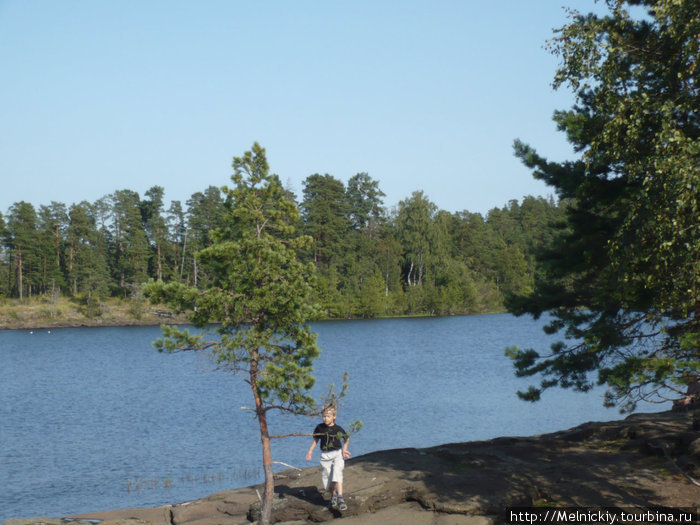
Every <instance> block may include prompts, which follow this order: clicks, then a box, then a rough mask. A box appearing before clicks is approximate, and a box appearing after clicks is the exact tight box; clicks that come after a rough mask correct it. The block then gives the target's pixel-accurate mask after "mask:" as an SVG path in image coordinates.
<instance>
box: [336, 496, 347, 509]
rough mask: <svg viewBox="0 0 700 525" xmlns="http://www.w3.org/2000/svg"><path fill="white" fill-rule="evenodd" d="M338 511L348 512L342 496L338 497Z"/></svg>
mask: <svg viewBox="0 0 700 525" xmlns="http://www.w3.org/2000/svg"><path fill="white" fill-rule="evenodd" d="M338 510H348V506H347V505H346V504H345V500H344V499H343V496H339V497H338Z"/></svg>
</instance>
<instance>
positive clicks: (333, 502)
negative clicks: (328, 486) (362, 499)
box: [331, 494, 338, 509]
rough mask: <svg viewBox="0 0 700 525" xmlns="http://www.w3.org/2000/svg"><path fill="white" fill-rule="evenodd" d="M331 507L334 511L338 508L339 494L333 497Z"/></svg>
mask: <svg viewBox="0 0 700 525" xmlns="http://www.w3.org/2000/svg"><path fill="white" fill-rule="evenodd" d="M331 507H332V508H334V509H335V508H337V507H338V495H337V494H333V495H332V496H331Z"/></svg>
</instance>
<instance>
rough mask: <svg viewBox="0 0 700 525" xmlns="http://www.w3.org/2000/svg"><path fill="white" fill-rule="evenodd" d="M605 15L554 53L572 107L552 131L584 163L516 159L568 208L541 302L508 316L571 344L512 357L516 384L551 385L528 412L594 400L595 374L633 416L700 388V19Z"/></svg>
mask: <svg viewBox="0 0 700 525" xmlns="http://www.w3.org/2000/svg"><path fill="white" fill-rule="evenodd" d="M608 5H609V13H608V14H606V15H604V16H597V15H594V14H588V15H583V14H580V13H577V12H575V11H572V12H571V22H570V23H569V24H568V25H566V26H565V27H563V28H562V29H560V30H559V31H558V32H557V35H556V36H555V38H554V39H553V40H552V41H551V42H550V45H551V46H552V49H553V51H554V52H555V53H556V54H558V55H559V56H560V58H561V60H562V65H561V67H560V69H559V70H558V73H557V76H556V78H555V87H559V86H561V85H563V84H568V85H569V86H570V87H571V88H572V90H573V92H574V93H575V95H576V105H575V106H574V107H573V108H572V109H571V110H569V111H561V112H557V113H556V114H555V120H556V122H557V124H558V125H559V128H560V129H561V130H563V131H565V132H566V133H567V136H568V139H569V141H570V142H571V143H572V144H573V146H574V148H575V150H576V151H577V152H578V153H579V154H580V157H579V158H578V159H577V160H575V161H572V162H566V163H554V162H548V161H547V160H546V159H544V158H542V157H541V156H539V155H538V154H537V153H536V152H535V150H534V149H533V148H531V147H530V146H527V145H525V144H524V143H522V142H519V141H516V145H515V148H516V154H517V155H518V156H519V157H520V158H521V159H522V160H523V162H524V163H525V164H526V165H527V166H529V167H531V168H532V169H534V174H535V177H537V178H540V179H542V180H544V181H545V182H547V183H548V184H550V185H551V186H553V187H554V188H555V189H556V191H557V193H558V195H559V196H560V198H561V199H563V200H564V201H565V202H567V203H569V205H568V206H567V208H566V218H567V220H566V222H565V223H564V224H562V225H561V226H560V230H559V233H558V236H557V238H556V239H555V241H554V243H553V246H552V247H551V248H550V249H546V250H544V251H542V252H541V253H540V255H539V261H540V264H541V265H542V268H543V273H542V274H540V275H538V281H537V282H536V288H535V291H534V293H533V294H532V295H526V296H521V297H520V298H517V299H515V300H513V301H512V302H511V303H510V305H509V307H510V309H511V311H513V312H515V313H518V314H520V313H531V314H533V315H534V316H535V317H537V316H539V315H541V314H542V313H544V312H550V314H551V315H552V316H553V320H552V321H551V322H550V323H549V325H548V328H547V330H548V331H549V332H551V333H555V332H560V333H562V334H563V335H564V336H565V340H564V341H561V342H559V343H557V344H555V345H553V347H552V351H551V353H550V354H549V355H541V354H540V352H538V351H536V350H535V349H529V350H520V349H517V348H511V349H509V350H508V353H509V355H510V356H511V357H512V358H513V359H514V360H515V366H516V369H517V373H518V374H519V375H525V376H530V375H535V374H541V375H542V376H543V379H542V381H541V383H540V385H539V386H537V387H535V386H533V387H531V388H530V390H529V391H527V392H525V393H522V394H521V395H522V396H523V397H524V398H526V399H530V400H536V399H538V398H539V396H540V393H541V392H542V391H543V390H545V389H547V388H550V387H553V386H561V387H564V388H567V387H572V388H575V389H578V390H583V391H585V390H588V389H590V388H591V386H592V383H593V381H592V378H591V377H590V375H589V373H591V372H596V371H597V373H598V378H597V381H598V383H600V384H605V385H607V386H608V387H609V390H608V396H607V398H606V403H607V404H609V405H613V404H617V405H619V406H620V407H621V409H622V410H633V409H634V407H635V405H636V403H637V402H639V401H641V400H646V401H652V402H653V401H663V400H665V399H677V398H682V397H683V396H685V393H686V387H687V386H688V385H691V384H693V383H697V382H698V381H700V349H699V348H700V220H698V217H699V216H700V119H699V118H698V115H699V114H700V92H699V89H700V87H699V86H700V82H699V79H698V71H700V68H699V67H698V57H699V56H700V38H699V37H698V35H700V9H699V8H698V2H697V0H639V1H623V0H619V1H617V2H608ZM631 8H635V11H632V9H631ZM639 8H642V9H644V11H645V12H644V14H642V15H641V16H636V17H635V16H634V14H633V13H639Z"/></svg>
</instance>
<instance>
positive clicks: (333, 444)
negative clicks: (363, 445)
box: [314, 423, 349, 452]
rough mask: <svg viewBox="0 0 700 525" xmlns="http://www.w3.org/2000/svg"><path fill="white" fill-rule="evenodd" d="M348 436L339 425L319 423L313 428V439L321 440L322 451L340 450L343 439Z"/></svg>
mask: <svg viewBox="0 0 700 525" xmlns="http://www.w3.org/2000/svg"><path fill="white" fill-rule="evenodd" d="M348 437H349V436H348V434H347V432H345V430H343V427H341V426H340V425H333V426H332V427H330V426H328V425H326V424H325V423H319V424H318V425H316V428H315V429H314V439H318V440H321V450H322V451H323V452H330V451H331V450H340V449H341V448H342V447H343V441H345V440H346V439H347V438H348Z"/></svg>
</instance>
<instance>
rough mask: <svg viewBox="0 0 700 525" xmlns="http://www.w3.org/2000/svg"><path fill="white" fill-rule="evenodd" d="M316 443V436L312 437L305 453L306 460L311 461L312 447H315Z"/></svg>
mask: <svg viewBox="0 0 700 525" xmlns="http://www.w3.org/2000/svg"><path fill="white" fill-rule="evenodd" d="M316 443H318V438H314V440H313V441H312V442H311V446H310V447H309V451H308V452H307V453H306V461H311V455H312V454H313V452H314V449H315V448H316Z"/></svg>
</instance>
